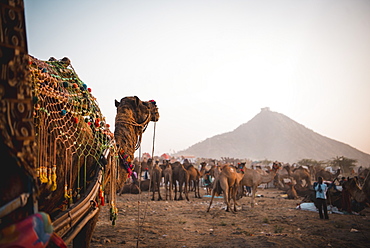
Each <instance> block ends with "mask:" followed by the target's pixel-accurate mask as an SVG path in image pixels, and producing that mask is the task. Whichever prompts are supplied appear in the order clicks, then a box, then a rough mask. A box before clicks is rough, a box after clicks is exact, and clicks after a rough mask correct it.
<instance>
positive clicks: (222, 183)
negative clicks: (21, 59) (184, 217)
mask: <svg viewBox="0 0 370 248" xmlns="http://www.w3.org/2000/svg"><path fill="white" fill-rule="evenodd" d="M217 170H218V171H219V173H218V176H217V177H216V178H215V181H214V183H213V189H212V196H211V201H210V203H209V206H208V209H207V212H209V210H210V208H211V205H212V202H213V198H214V197H215V194H217V195H219V194H221V192H223V193H224V202H225V203H226V211H227V212H229V211H230V210H231V211H232V212H236V193H237V191H238V188H239V183H240V181H241V180H242V178H243V176H244V174H243V173H238V172H236V168H235V167H233V166H229V165H225V166H223V167H222V168H220V167H217ZM231 198H232V199H233V201H234V208H233V209H232V208H231V204H230V202H231Z"/></svg>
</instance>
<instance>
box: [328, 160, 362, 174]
mask: <svg viewBox="0 0 370 248" xmlns="http://www.w3.org/2000/svg"><path fill="white" fill-rule="evenodd" d="M329 162H330V164H331V165H332V166H333V167H339V168H340V169H341V170H342V173H343V174H344V173H346V174H350V173H351V171H352V170H353V168H354V167H355V166H356V163H357V159H351V158H346V157H344V156H341V157H338V156H336V157H335V158H333V159H332V160H330V161H329Z"/></svg>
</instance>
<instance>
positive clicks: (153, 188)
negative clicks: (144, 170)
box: [151, 183, 155, 201]
mask: <svg viewBox="0 0 370 248" xmlns="http://www.w3.org/2000/svg"><path fill="white" fill-rule="evenodd" d="M151 190H152V199H151V200H152V201H154V193H155V184H154V183H153V187H151Z"/></svg>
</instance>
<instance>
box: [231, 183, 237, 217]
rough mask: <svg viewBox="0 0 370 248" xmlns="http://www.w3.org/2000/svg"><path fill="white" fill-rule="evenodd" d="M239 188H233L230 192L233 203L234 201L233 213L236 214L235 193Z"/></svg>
mask: <svg viewBox="0 0 370 248" xmlns="http://www.w3.org/2000/svg"><path fill="white" fill-rule="evenodd" d="M238 188H239V186H236V187H235V186H234V187H233V190H232V196H233V201H234V212H236V193H237V192H238Z"/></svg>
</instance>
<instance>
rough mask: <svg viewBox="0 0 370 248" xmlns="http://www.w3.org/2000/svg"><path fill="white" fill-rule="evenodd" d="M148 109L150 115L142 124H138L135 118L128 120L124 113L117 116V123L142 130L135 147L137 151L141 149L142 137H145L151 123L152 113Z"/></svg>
mask: <svg viewBox="0 0 370 248" xmlns="http://www.w3.org/2000/svg"><path fill="white" fill-rule="evenodd" d="M147 109H148V115H147V116H146V118H145V120H144V121H143V122H142V123H138V122H137V121H136V120H135V119H134V118H133V117H132V118H129V119H128V118H127V116H125V114H124V113H118V114H117V116H116V123H123V124H127V125H131V126H134V127H138V128H140V129H139V133H138V135H137V136H138V139H137V142H136V145H135V151H136V150H137V149H139V147H140V146H141V140H142V137H143V133H144V132H145V130H146V128H147V127H148V124H149V122H150V118H151V112H150V108H149V107H147Z"/></svg>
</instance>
